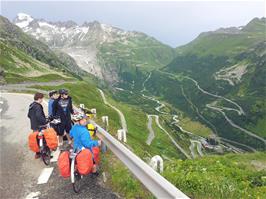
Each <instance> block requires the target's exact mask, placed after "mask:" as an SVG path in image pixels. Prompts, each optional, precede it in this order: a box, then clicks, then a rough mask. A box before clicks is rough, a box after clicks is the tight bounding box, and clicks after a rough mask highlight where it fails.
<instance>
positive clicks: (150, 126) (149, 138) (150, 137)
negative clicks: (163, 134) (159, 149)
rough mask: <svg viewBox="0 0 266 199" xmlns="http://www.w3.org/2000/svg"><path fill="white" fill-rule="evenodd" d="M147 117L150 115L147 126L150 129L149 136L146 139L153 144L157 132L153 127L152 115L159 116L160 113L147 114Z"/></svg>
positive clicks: (149, 143) (147, 142)
mask: <svg viewBox="0 0 266 199" xmlns="http://www.w3.org/2000/svg"><path fill="white" fill-rule="evenodd" d="M147 117H148V123H147V128H148V130H149V136H148V138H147V140H146V144H147V145H151V142H152V140H153V139H154V138H155V133H154V130H153V128H152V117H157V118H158V115H147Z"/></svg>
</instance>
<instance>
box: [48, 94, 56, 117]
mask: <svg viewBox="0 0 266 199" xmlns="http://www.w3.org/2000/svg"><path fill="white" fill-rule="evenodd" d="M49 97H50V99H49V101H48V116H49V117H51V116H53V103H54V101H55V100H56V99H58V97H59V94H58V91H56V90H52V91H50V92H49Z"/></svg>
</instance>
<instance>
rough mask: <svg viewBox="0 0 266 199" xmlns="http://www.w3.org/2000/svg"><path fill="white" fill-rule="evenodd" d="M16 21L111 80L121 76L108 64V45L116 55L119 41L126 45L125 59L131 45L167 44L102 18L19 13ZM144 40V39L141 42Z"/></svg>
mask: <svg viewBox="0 0 266 199" xmlns="http://www.w3.org/2000/svg"><path fill="white" fill-rule="evenodd" d="M13 23H14V24H15V25H17V26H19V27H20V28H21V29H22V30H23V31H24V32H26V33H27V34H30V35H32V36H34V37H35V38H36V39H38V40H40V41H42V42H44V43H46V44H47V45H48V46H49V47H50V48H53V49H57V50H61V51H63V52H65V53H67V54H69V55H70V56H72V57H73V58H74V59H75V61H76V62H77V64H78V65H79V66H80V67H81V68H82V69H84V70H85V71H87V72H89V73H91V74H93V75H95V76H98V77H100V78H103V79H109V80H111V81H112V80H116V79H118V77H117V76H118V75H117V70H116V69H115V68H110V67H106V63H107V60H103V59H104V58H105V57H106V56H102V53H103V52H102V49H103V48H104V47H106V46H108V50H109V51H108V52H104V53H106V54H107V55H108V56H109V55H113V54H112V52H110V49H111V50H114V49H115V48H116V47H117V44H119V48H120V49H121V46H122V48H123V51H121V52H120V54H119V55H118V56H119V57H120V58H119V59H121V56H123V53H126V56H130V51H131V50H130V48H132V47H134V49H136V48H138V47H139V46H140V45H141V48H143V49H144V48H146V49H147V48H149V46H151V47H154V46H156V48H158V47H161V46H163V47H164V48H165V45H163V44H162V43H160V42H158V41H157V40H155V39H154V38H152V37H149V36H147V35H145V34H143V33H140V32H135V31H125V30H122V29H119V28H116V27H113V26H110V25H107V24H103V23H99V22H98V21H93V22H85V23H83V24H82V25H78V24H77V23H75V22H73V21H66V22H49V21H46V20H44V19H35V18H33V17H32V16H30V15H28V14H24V13H19V14H18V15H17V17H16V18H15V19H14V21H13ZM140 40H141V41H143V42H139V41H140ZM131 44H132V45H131ZM112 45H116V47H115V46H114V48H113V47H112ZM120 45H121V46H120ZM110 46H111V48H110ZM167 47H168V46H167ZM124 48H125V49H124ZM168 48H169V47H168ZM114 51H116V50H114ZM145 51H147V50H145ZM116 52H117V51H116ZM133 53H134V52H133ZM153 54H155V53H153ZM158 54H161V53H158ZM156 57H158V56H156ZM153 60H154V59H153ZM109 61H110V60H108V62H109ZM136 61H138V60H136ZM141 63H143V61H142V60H140V61H139V63H137V64H141ZM103 65H104V66H103ZM114 67H116V66H114Z"/></svg>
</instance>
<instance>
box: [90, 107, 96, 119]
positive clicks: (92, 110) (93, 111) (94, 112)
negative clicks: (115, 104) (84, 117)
mask: <svg viewBox="0 0 266 199" xmlns="http://www.w3.org/2000/svg"><path fill="white" fill-rule="evenodd" d="M91 112H92V114H93V115H94V117H95V118H96V117H97V115H96V114H97V112H96V108H92V109H91Z"/></svg>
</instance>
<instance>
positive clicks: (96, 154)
mask: <svg viewBox="0 0 266 199" xmlns="http://www.w3.org/2000/svg"><path fill="white" fill-rule="evenodd" d="M92 153H93V157H94V161H95V164H97V165H98V164H99V163H100V148H99V147H93V148H92Z"/></svg>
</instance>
